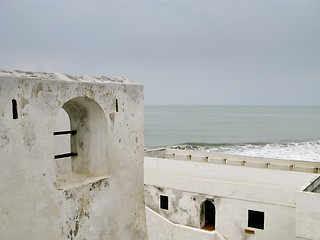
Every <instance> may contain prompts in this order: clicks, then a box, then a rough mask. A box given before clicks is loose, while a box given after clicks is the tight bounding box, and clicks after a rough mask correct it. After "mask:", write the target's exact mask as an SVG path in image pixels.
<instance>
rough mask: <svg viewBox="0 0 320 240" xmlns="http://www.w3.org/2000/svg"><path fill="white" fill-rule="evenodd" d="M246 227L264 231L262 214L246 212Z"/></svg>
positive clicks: (251, 211) (252, 211)
mask: <svg viewBox="0 0 320 240" xmlns="http://www.w3.org/2000/svg"><path fill="white" fill-rule="evenodd" d="M248 227H251V228H257V229H261V230H264V212H260V211H254V210H248Z"/></svg>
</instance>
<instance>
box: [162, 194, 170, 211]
mask: <svg viewBox="0 0 320 240" xmlns="http://www.w3.org/2000/svg"><path fill="white" fill-rule="evenodd" d="M168 206H169V204H168V196H163V195H160V208H161V209H164V210H168V209H169V208H168Z"/></svg>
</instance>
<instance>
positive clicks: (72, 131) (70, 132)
mask: <svg viewBox="0 0 320 240" xmlns="http://www.w3.org/2000/svg"><path fill="white" fill-rule="evenodd" d="M64 134H72V135H75V134H77V130H71V131H60V132H54V133H53V135H64Z"/></svg>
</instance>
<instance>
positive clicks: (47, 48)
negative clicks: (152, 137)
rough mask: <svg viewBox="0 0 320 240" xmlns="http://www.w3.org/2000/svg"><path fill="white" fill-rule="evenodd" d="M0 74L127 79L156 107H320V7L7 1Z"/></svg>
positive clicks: (306, 0)
mask: <svg viewBox="0 0 320 240" xmlns="http://www.w3.org/2000/svg"><path fill="white" fill-rule="evenodd" d="M0 68H2V69H23V70H33V71H49V72H63V73H75V74H90V75H112V76H125V77H127V78H128V79H130V80H132V81H135V82H139V83H142V84H143V85H144V86H145V103H146V104H147V105H152V104H158V105H161V104H170V105H172V104H202V105H210V104H281V105H286V104H293V105H295V104H298V105H300V104H303V105H304V104H312V105H319V104H320V94H319V89H320V1H319V0H314V1H311V0H300V1H298V0H276V1H275V0H252V1H248V0H233V1H231V0H230V1H227V0H176V1H175V0H139V1H135V0H130V1H129V0H127V1H124V0H114V1H108V0H90V1H89V0H87V1H84V0H55V1H53V0H41V1H39V0H20V1H17V0H0Z"/></svg>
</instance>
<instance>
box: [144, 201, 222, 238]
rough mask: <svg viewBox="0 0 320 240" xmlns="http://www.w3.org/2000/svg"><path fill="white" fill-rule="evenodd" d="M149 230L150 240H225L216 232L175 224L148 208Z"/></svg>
mask: <svg viewBox="0 0 320 240" xmlns="http://www.w3.org/2000/svg"><path fill="white" fill-rule="evenodd" d="M146 215H147V230H148V236H149V240H178V239H183V240H198V239H201V240H224V239H225V238H223V237H222V235H221V234H219V233H218V232H216V231H212V232H210V231H206V230H201V229H197V228H193V227H187V226H183V225H180V224H174V223H172V222H171V221H169V220H168V219H166V218H164V217H162V216H161V215H159V214H157V213H156V212H155V211H153V210H151V209H150V208H148V207H146Z"/></svg>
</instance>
